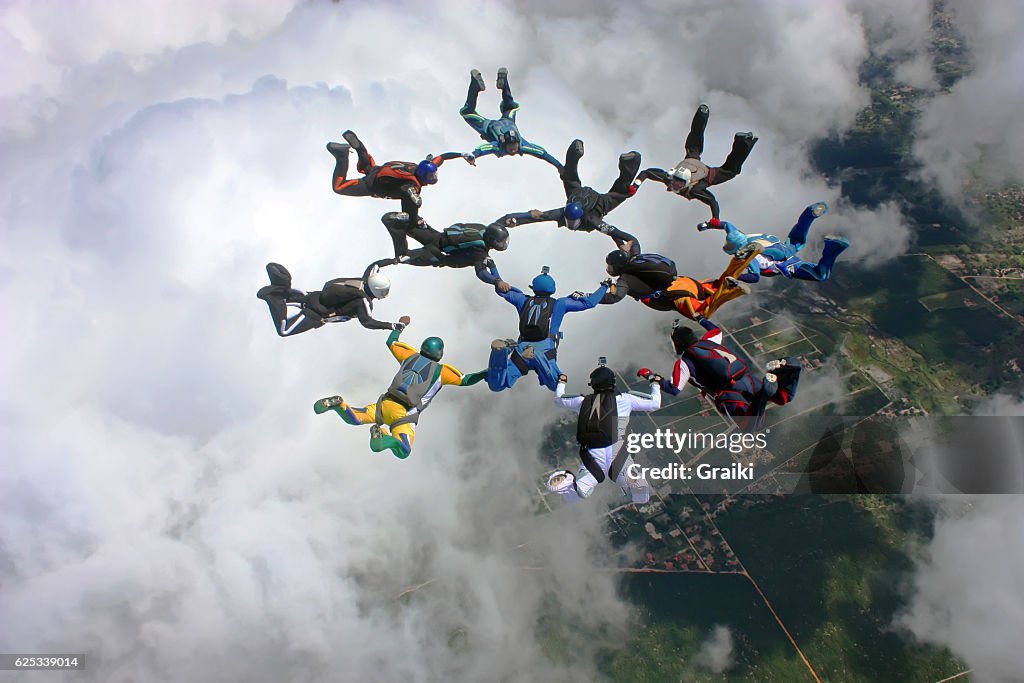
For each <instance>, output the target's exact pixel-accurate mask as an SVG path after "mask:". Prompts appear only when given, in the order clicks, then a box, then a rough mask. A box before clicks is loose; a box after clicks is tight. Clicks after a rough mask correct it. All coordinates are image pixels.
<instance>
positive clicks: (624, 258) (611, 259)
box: [604, 249, 629, 275]
mask: <svg viewBox="0 0 1024 683" xmlns="http://www.w3.org/2000/svg"><path fill="white" fill-rule="evenodd" d="M604 262H605V264H607V266H608V274H609V275H622V271H623V270H624V269H625V267H626V264H627V263H629V254H627V253H626V252H624V251H622V250H621V249H616V250H615V251H613V252H611V253H609V254H608V256H606V257H605V259H604Z"/></svg>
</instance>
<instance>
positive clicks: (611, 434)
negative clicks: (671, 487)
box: [547, 365, 662, 504]
mask: <svg viewBox="0 0 1024 683" xmlns="http://www.w3.org/2000/svg"><path fill="white" fill-rule="evenodd" d="M648 380H649V381H650V383H651V397H650V398H641V397H639V396H637V395H636V394H633V393H616V391H615V373H614V372H612V371H611V369H610V368H608V367H605V366H604V365H601V366H599V367H598V368H597V369H596V370H594V371H593V372H592V373H590V386H591V388H593V390H594V393H592V394H590V395H589V396H565V395H564V394H565V383H566V377H565V375H560V376H559V378H558V386H557V388H556V389H555V405H557V406H559V407H562V408H568V409H569V410H575V411H577V412H578V414H579V417H578V418H577V422H576V441H577V442H578V443H579V444H580V460H581V462H582V463H583V464H582V466H581V467H580V468H579V471H578V472H577V473H576V474H575V475H574V474H573V473H572V472H570V471H569V470H555V471H554V472H552V473H551V474H549V475H548V477H547V486H548V490H549V491H552V492H554V493H558V494H559V495H560V496H562V499H563V500H564V501H566V502H567V503H574V502H576V501H578V500H582V499H583V498H589V497H590V494H591V493H593V492H594V489H595V488H596V487H597V485H598V484H600V483H601V482H603V481H604V480H605V479H606V478H607V479H610V480H611V481H614V482H615V483H616V484H618V485H619V487H620V488H621V489H622V493H623V494H624V495H626V496H629V498H630V500H632V502H634V503H641V504H643V503H646V502H647V501H648V500H650V498H651V489H650V486H649V485H648V483H647V481H646V480H644V479H643V478H634V477H630V476H629V472H630V469H631V468H630V466H631V465H633V458H632V457H631V456H630V455H629V453H628V452H627V451H626V449H625V448H623V447H622V438H623V436H625V433H626V429H627V428H628V426H629V416H630V413H632V412H634V411H641V412H650V411H653V410H657V409H658V408H660V407H661V387H660V383H661V381H662V378H661V377H659V376H658V375H655V374H653V373H651V374H649V375H648ZM616 451H618V455H616Z"/></svg>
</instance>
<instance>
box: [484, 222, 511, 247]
mask: <svg viewBox="0 0 1024 683" xmlns="http://www.w3.org/2000/svg"><path fill="white" fill-rule="evenodd" d="M484 242H485V243H486V244H487V246H488V247H490V248H491V249H497V250H498V251H505V250H506V249H508V230H506V229H505V228H504V227H502V226H500V225H488V226H487V228H486V229H485V230H484Z"/></svg>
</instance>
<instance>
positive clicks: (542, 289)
mask: <svg viewBox="0 0 1024 683" xmlns="http://www.w3.org/2000/svg"><path fill="white" fill-rule="evenodd" d="M530 289H532V290H533V293H534V294H554V293H555V278H553V277H551V276H550V275H548V274H547V273H541V274H540V275H538V276H537V277H535V278H533V282H531V283H530Z"/></svg>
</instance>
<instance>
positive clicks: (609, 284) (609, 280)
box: [601, 278, 613, 289]
mask: <svg viewBox="0 0 1024 683" xmlns="http://www.w3.org/2000/svg"><path fill="white" fill-rule="evenodd" d="M601 284H602V285H604V286H605V287H607V288H608V289H611V287H612V284H613V283H612V279H611V278H608V279H607V280H602V281H601Z"/></svg>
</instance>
